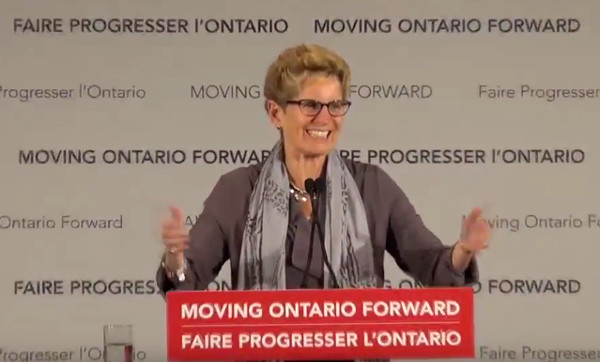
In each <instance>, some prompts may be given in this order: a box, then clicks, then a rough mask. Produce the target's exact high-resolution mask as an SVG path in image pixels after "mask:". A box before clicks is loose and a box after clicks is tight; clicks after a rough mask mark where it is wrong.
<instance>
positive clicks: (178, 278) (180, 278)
mask: <svg viewBox="0 0 600 362" xmlns="http://www.w3.org/2000/svg"><path fill="white" fill-rule="evenodd" d="M161 263H162V267H163V269H164V270H165V274H166V275H167V278H169V279H170V280H171V281H173V282H176V283H183V282H184V281H185V272H186V271H187V270H188V262H187V258H185V257H184V258H183V266H182V267H181V268H179V269H178V270H176V271H175V272H173V271H171V270H170V269H169V267H168V266H167V264H166V263H165V258H164V257H163V260H162V262H161Z"/></svg>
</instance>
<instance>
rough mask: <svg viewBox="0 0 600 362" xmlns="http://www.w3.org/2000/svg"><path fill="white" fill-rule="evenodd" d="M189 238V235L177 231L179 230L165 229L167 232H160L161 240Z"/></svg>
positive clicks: (185, 232)
mask: <svg viewBox="0 0 600 362" xmlns="http://www.w3.org/2000/svg"><path fill="white" fill-rule="evenodd" d="M189 236H190V234H189V233H188V232H187V231H185V230H179V229H167V230H163V232H162V238H163V239H170V238H182V237H189Z"/></svg>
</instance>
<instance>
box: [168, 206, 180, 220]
mask: <svg viewBox="0 0 600 362" xmlns="http://www.w3.org/2000/svg"><path fill="white" fill-rule="evenodd" d="M170 209H171V216H172V217H173V218H174V219H175V220H176V221H177V223H179V224H183V212H182V211H181V209H180V208H178V207H176V206H171V207H170Z"/></svg>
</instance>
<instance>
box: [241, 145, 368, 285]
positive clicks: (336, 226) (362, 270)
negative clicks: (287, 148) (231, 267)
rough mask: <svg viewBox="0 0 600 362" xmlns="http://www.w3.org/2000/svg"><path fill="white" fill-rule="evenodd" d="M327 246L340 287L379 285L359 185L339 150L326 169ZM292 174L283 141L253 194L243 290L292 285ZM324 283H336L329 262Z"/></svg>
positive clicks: (245, 240) (244, 244) (245, 241)
mask: <svg viewBox="0 0 600 362" xmlns="http://www.w3.org/2000/svg"><path fill="white" fill-rule="evenodd" d="M326 185H327V195H326V200H327V201H326V203H327V204H326V210H327V214H326V218H325V225H323V229H324V230H323V233H324V237H325V250H326V253H327V256H328V257H329V261H330V263H331V267H332V269H333V270H334V272H335V274H336V275H335V277H336V280H337V281H338V284H339V286H340V288H347V287H350V288H356V287H375V286H376V280H377V278H376V276H375V270H374V267H373V246H372V243H371V238H370V235H369V228H368V224H367V216H366V213H365V209H364V205H363V202H362V198H361V195H360V193H359V191H358V187H357V186H356V183H355V182H354V179H353V178H352V175H351V174H350V172H349V170H348V168H347V167H346V165H345V164H344V161H343V160H342V158H341V156H340V155H339V153H338V152H337V151H335V150H334V151H333V152H331V153H330V154H329V156H328V160H327V169H326ZM289 190H290V189H289V179H288V175H287V170H286V167H285V165H284V162H283V145H282V142H281V141H279V142H277V144H276V145H275V147H273V150H272V151H271V154H270V156H269V157H268V158H267V160H266V161H265V163H264V165H263V167H262V170H261V172H260V175H259V177H258V181H257V183H256V185H255V187H254V190H253V191H252V195H251V197H250V205H249V210H248V218H247V221H246V226H245V230H244V235H243V241H242V247H241V255H240V265H239V273H238V282H237V289H238V290H244V289H245V290H248V289H270V290H279V289H285V288H286V278H285V267H286V265H285V260H286V258H285V241H286V234H287V227H288V222H289V220H288V217H289V215H288V212H289V208H288V203H289V195H290V191H289ZM323 270H324V273H325V274H324V285H325V287H326V288H330V287H331V286H332V278H331V277H330V275H329V273H328V270H327V268H323Z"/></svg>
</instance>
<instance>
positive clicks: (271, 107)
mask: <svg viewBox="0 0 600 362" xmlns="http://www.w3.org/2000/svg"><path fill="white" fill-rule="evenodd" d="M265 108H266V110H267V114H268V115H269V121H270V122H271V124H272V125H273V126H275V128H277V129H281V122H282V119H281V118H282V117H281V116H282V113H283V110H282V109H281V107H280V106H279V105H278V104H277V103H276V102H275V101H272V100H267V101H266V103H265Z"/></svg>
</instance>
